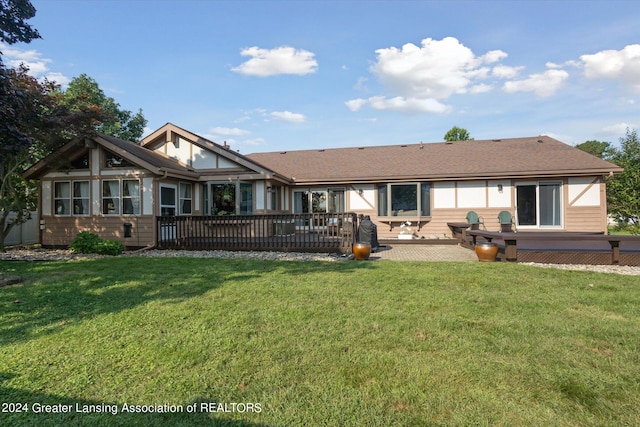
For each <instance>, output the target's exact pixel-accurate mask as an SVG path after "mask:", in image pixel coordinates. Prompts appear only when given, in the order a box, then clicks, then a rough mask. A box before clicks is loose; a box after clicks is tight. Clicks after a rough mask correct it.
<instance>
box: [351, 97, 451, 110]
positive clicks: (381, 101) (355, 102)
mask: <svg viewBox="0 0 640 427" xmlns="http://www.w3.org/2000/svg"><path fill="white" fill-rule="evenodd" d="M345 105H346V106H347V107H348V108H349V109H350V110H351V111H358V110H359V109H360V108H362V106H364V105H368V106H369V107H371V108H373V109H374V110H393V111H403V112H424V113H447V112H449V111H450V110H451V107H449V106H447V105H445V104H443V103H441V102H440V101H438V100H436V99H430V98H424V99H420V98H405V97H402V96H396V97H394V98H387V97H384V96H372V97H370V98H368V99H352V100H350V101H347V102H345Z"/></svg>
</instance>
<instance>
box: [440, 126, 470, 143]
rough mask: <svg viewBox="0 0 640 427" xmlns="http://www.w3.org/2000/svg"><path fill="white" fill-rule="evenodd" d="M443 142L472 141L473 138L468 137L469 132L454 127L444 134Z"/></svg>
mask: <svg viewBox="0 0 640 427" xmlns="http://www.w3.org/2000/svg"><path fill="white" fill-rule="evenodd" d="M444 140H445V141H451V142H452V141H473V138H471V136H470V135H469V131H468V130H466V129H464V128H459V127H458V126H454V127H452V128H451V129H449V131H448V132H447V133H445V134H444Z"/></svg>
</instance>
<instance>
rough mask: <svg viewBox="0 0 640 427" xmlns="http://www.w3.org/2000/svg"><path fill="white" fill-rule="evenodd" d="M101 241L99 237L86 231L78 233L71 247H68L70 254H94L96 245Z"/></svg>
mask: <svg viewBox="0 0 640 427" xmlns="http://www.w3.org/2000/svg"><path fill="white" fill-rule="evenodd" d="M101 240H102V239H101V238H100V236H98V235H97V234H94V233H90V232H88V231H81V232H80V233H78V235H77V236H76V238H75V239H73V242H71V245H69V249H71V252H73V253H76V254H94V253H96V247H97V245H98V243H99V242H100V241H101Z"/></svg>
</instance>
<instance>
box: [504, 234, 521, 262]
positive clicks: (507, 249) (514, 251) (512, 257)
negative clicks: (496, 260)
mask: <svg viewBox="0 0 640 427" xmlns="http://www.w3.org/2000/svg"><path fill="white" fill-rule="evenodd" d="M504 257H505V259H506V260H507V261H514V262H515V261H518V241H517V240H516V239H504Z"/></svg>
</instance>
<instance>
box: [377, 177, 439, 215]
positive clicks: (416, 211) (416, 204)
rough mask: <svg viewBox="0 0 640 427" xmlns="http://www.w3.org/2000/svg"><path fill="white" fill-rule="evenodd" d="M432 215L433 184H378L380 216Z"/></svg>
mask: <svg viewBox="0 0 640 427" xmlns="http://www.w3.org/2000/svg"><path fill="white" fill-rule="evenodd" d="M430 215H431V184H428V183H409V184H381V185H378V216H399V217H414V216H415V217H419V216H430Z"/></svg>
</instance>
